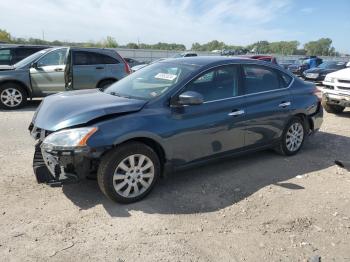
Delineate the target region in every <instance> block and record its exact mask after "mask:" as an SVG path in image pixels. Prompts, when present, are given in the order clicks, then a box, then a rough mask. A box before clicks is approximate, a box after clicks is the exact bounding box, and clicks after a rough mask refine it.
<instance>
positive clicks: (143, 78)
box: [104, 62, 197, 100]
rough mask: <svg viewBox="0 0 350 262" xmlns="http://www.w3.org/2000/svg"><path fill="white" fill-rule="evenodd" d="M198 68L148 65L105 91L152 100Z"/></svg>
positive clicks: (163, 63) (166, 64)
mask: <svg viewBox="0 0 350 262" xmlns="http://www.w3.org/2000/svg"><path fill="white" fill-rule="evenodd" d="M195 69H197V67H196V66H194V65H184V64H176V63H166V62H159V63H154V64H151V65H148V66H146V67H144V68H142V69H140V70H138V71H136V72H135V73H132V74H131V75H129V76H127V77H125V78H123V79H121V80H120V81H118V82H116V83H115V84H113V85H111V86H110V87H108V88H107V89H106V90H105V91H104V92H106V93H108V94H111V95H116V96H122V97H130V98H137V99H145V100H150V99H152V98H155V97H158V96H160V95H162V94H164V93H165V92H167V91H168V90H170V89H171V88H172V87H173V86H175V85H176V84H177V83H179V82H180V81H182V80H183V79H184V78H186V77H187V76H188V75H189V74H191V72H193V71H194V70H195Z"/></svg>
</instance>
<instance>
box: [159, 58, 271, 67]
mask: <svg viewBox="0 0 350 262" xmlns="http://www.w3.org/2000/svg"><path fill="white" fill-rule="evenodd" d="M249 62H254V63H257V64H262V65H270V66H271V65H272V64H271V63H267V62H265V61H261V60H257V59H251V58H248V57H227V56H193V57H182V58H168V59H165V60H162V61H159V63H176V64H187V65H196V66H199V67H203V66H210V65H217V64H229V63H249Z"/></svg>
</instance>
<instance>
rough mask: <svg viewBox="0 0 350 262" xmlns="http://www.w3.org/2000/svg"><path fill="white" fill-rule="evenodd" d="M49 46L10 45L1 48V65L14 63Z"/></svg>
mask: <svg viewBox="0 0 350 262" xmlns="http://www.w3.org/2000/svg"><path fill="white" fill-rule="evenodd" d="M46 48H49V46H27V45H23V46H9V47H2V48H0V65H14V64H16V63H17V62H19V61H21V60H22V59H24V58H26V57H28V56H30V55H32V54H34V53H36V52H38V51H40V50H43V49H46Z"/></svg>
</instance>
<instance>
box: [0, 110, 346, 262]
mask: <svg viewBox="0 0 350 262" xmlns="http://www.w3.org/2000/svg"><path fill="white" fill-rule="evenodd" d="M35 106H37V103H32V104H31V105H30V106H29V107H26V108H25V109H23V110H20V111H16V112H5V111H1V112H0V124H1V128H0V138H1V146H0V197H1V201H0V257H1V259H0V260H2V261H48V260H50V261H77V260H78V261H118V262H121V261H307V260H308V259H310V258H313V259H316V256H320V257H321V258H322V261H350V244H349V243H350V172H349V171H348V170H346V169H341V168H338V167H337V166H335V165H334V160H335V159H340V160H345V161H348V163H350V153H349V149H350V111H347V112H345V113H344V114H342V115H339V116H335V115H330V114H325V118H324V124H323V127H322V130H321V131H320V132H319V133H318V134H316V135H315V136H313V137H310V138H309V139H308V142H307V143H306V144H305V146H304V149H303V150H302V151H301V152H300V153H299V154H298V155H296V156H293V157H288V158H287V157H281V156H279V155H276V154H275V153H273V152H271V151H264V152H259V153H254V154H250V155H247V156H244V157H239V158H234V159H228V160H225V161H221V162H217V163H215V164H210V165H206V166H203V167H199V168H195V169H191V170H188V171H184V172H179V173H175V174H171V175H169V176H167V177H166V178H164V179H162V180H161V181H160V183H159V184H158V186H157V187H156V188H155V190H154V191H153V192H152V194H151V195H150V196H149V197H147V198H146V199H145V200H143V201H141V202H138V203H135V204H131V205H120V204H115V203H112V202H111V201H109V200H107V199H106V198H105V197H104V196H103V195H102V193H101V192H100V191H99V189H98V186H97V183H96V181H85V182H82V183H80V184H74V185H65V186H63V187H60V188H51V187H48V186H45V185H38V184H37V183H36V181H35V178H34V175H33V171H32V167H31V165H32V156H33V151H34V147H33V145H34V141H33V140H32V138H31V137H30V136H29V133H28V131H27V127H28V124H29V122H30V120H31V118H32V116H33V113H34V110H35ZM349 165H350V164H349ZM348 168H349V167H348ZM349 170H350V168H349ZM315 261H316V260H315Z"/></svg>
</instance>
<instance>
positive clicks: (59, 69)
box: [55, 68, 63, 72]
mask: <svg viewBox="0 0 350 262" xmlns="http://www.w3.org/2000/svg"><path fill="white" fill-rule="evenodd" d="M55 71H56V72H61V71H63V69H62V68H55Z"/></svg>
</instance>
